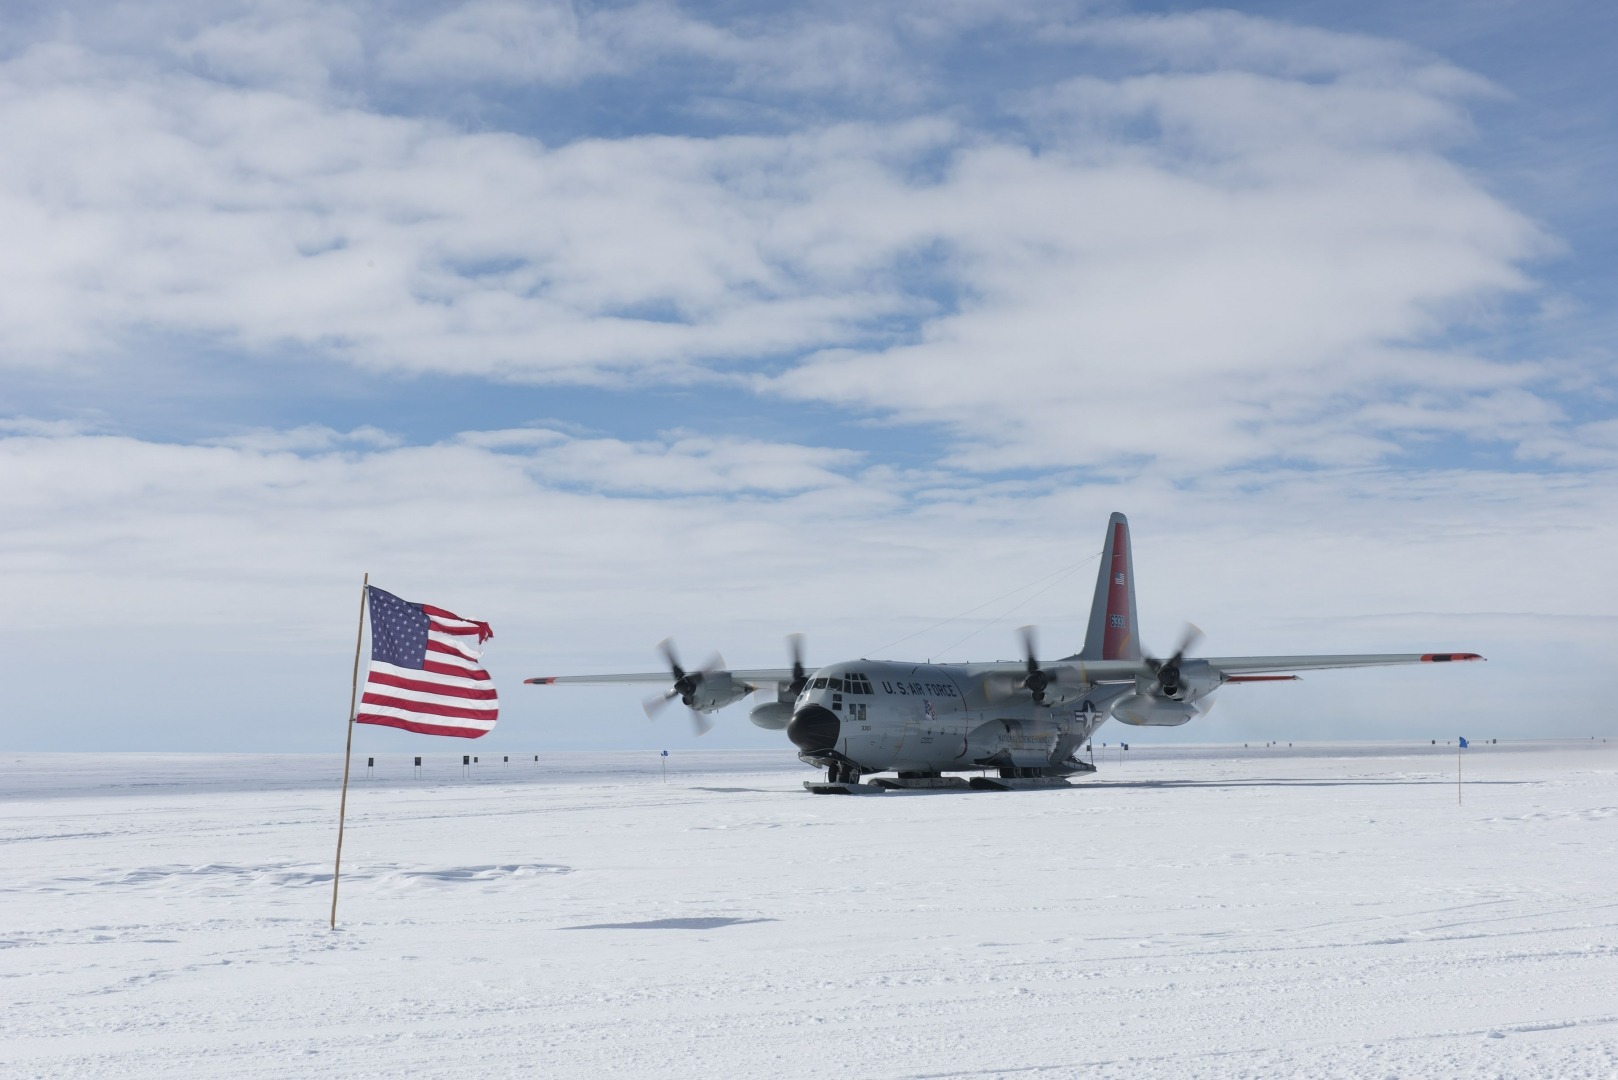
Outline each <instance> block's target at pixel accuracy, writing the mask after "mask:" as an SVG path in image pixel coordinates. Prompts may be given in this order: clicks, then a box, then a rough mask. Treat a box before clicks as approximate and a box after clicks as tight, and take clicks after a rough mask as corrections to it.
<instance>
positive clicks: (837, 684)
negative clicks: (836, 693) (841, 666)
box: [831, 678, 843, 690]
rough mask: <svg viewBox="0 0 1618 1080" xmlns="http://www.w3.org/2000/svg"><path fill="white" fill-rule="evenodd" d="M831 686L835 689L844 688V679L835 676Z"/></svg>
mask: <svg viewBox="0 0 1618 1080" xmlns="http://www.w3.org/2000/svg"><path fill="white" fill-rule="evenodd" d="M831 688H832V689H833V690H841V689H842V688H843V680H842V679H838V678H833V679H832V681H831Z"/></svg>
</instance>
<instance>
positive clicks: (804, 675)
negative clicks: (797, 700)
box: [787, 634, 809, 697]
mask: <svg viewBox="0 0 1618 1080" xmlns="http://www.w3.org/2000/svg"><path fill="white" fill-rule="evenodd" d="M787 654H788V655H789V656H791V657H792V682H791V683H790V684H789V686H788V689H790V690H791V691H792V696H793V697H797V696H798V695H799V694H801V693H803V688H804V687H805V686H807V685H808V684H809V673H808V672H806V671H805V670H804V668H803V635H802V634H788V635H787Z"/></svg>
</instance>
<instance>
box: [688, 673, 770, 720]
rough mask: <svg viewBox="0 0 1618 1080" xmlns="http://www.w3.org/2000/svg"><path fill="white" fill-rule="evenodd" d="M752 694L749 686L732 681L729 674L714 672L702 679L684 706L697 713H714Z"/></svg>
mask: <svg viewBox="0 0 1618 1080" xmlns="http://www.w3.org/2000/svg"><path fill="white" fill-rule="evenodd" d="M752 692H753V688H752V687H751V686H748V685H747V684H746V683H741V682H737V681H736V680H735V679H732V678H731V677H730V673H729V672H725V671H715V672H712V673H710V674H708V675H705V676H704V677H703V679H702V681H701V682H700V683H698V684H697V688H696V690H694V691H693V692H692V694H691V700H690V701H689V702H687V703H686V704H688V705H690V706H691V708H693V709H695V710H697V711H698V712H705V713H707V712H714V711H716V710H718V709H723V708H724V707H725V706H726V705H733V704H735V703H736V702H738V701H740V700H741V699H742V698H744V697H746V696H747V695H748V694H751V693H752Z"/></svg>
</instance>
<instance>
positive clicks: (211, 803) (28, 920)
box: [0, 740, 1618, 1078]
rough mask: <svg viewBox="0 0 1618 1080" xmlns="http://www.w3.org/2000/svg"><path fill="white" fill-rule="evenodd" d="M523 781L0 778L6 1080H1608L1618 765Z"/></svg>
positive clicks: (763, 763)
mask: <svg viewBox="0 0 1618 1080" xmlns="http://www.w3.org/2000/svg"><path fill="white" fill-rule="evenodd" d="M436 745H439V746H444V745H448V744H447V743H439V744H436ZM455 749H456V750H457V751H459V749H460V748H459V747H455ZM1098 749H1099V748H1098ZM480 756H481V755H480ZM512 757H513V759H514V760H513V761H512V762H511V764H509V765H504V764H493V765H491V764H484V765H482V766H480V768H479V771H478V774H477V775H476V776H473V777H466V778H463V777H462V776H461V769H460V766H459V764H458V762H459V756H458V753H457V754H456V756H454V757H451V756H450V755H449V754H448V753H442V752H441V753H437V754H429V757H428V769H427V772H426V775H425V777H423V778H422V779H419V780H418V779H416V778H414V777H413V776H412V770H411V769H410V766H409V761H408V759H406V758H399V757H397V756H392V757H389V758H386V759H380V760H379V768H378V769H377V775H376V777H375V778H374V779H369V780H366V779H363V777H364V776H365V768H364V759H363V757H361V758H359V759H357V764H358V768H357V770H356V773H357V775H358V776H359V777H361V778H362V779H359V780H357V781H356V783H355V785H354V787H353V788H352V789H351V792H350V797H349V828H348V834H347V840H346V842H345V852H344V856H345V857H344V864H345V865H344V874H343V883H342V899H341V907H340V909H339V927H338V930H337V931H336V932H332V931H330V930H328V929H327V928H326V919H327V913H328V905H329V903H330V897H331V856H332V847H333V844H334V841H335V832H336V810H337V787H336V778H337V776H338V774H339V770H340V767H341V766H340V762H334V761H333V759H332V758H330V757H290V756H288V757H274V756H246V755H243V756H228V755H196V756H184V755H106V756H89V755H50V754H6V755H0V874H3V877H0V1075H4V1076H7V1077H10V1076H50V1077H75V1078H78V1077H102V1076H111V1077H123V1076H138V1077H161V1076H181V1075H185V1076H197V1075H206V1076H221V1077H283V1076H333V1077H362V1076H376V1077H383V1076H386V1077H398V1076H402V1075H411V1076H476V1077H491V1076H513V1075H535V1076H546V1077H567V1076H578V1077H604V1076H622V1077H642V1076H650V1077H658V1076H680V1077H686V1076H690V1077H713V1076H727V1077H728V1076H740V1077H766V1076H806V1077H807V1076H814V1077H823V1076H849V1077H927V1076H931V1077H938V1076H951V1077H988V1076H1015V1077H1024V1076H1035V1077H1047V1076H1049V1077H1060V1076H1085V1077H1204V1076H1207V1077H1214V1076H1217V1077H1228V1076H1276V1077H1282V1076H1284V1077H1295V1076H1309V1077H1324V1076H1343V1077H1385V1076H1398V1077H1424V1076H1432V1077H1471V1076H1480V1077H1497V1076H1498V1077H1528V1076H1544V1077H1591V1076H1594V1077H1611V1076H1618V740H1615V741H1614V743H1613V744H1612V745H1608V744H1605V743H1601V742H1599V741H1597V742H1594V743H1588V742H1586V743H1560V744H1545V743H1539V744H1512V745H1509V746H1508V745H1506V744H1501V745H1498V746H1479V747H1474V748H1473V749H1470V750H1468V751H1467V752H1466V759H1465V766H1464V767H1465V780H1466V786H1465V789H1464V793H1463V794H1464V802H1463V804H1462V805H1459V806H1457V805H1456V785H1455V767H1456V752H1455V750H1454V748H1453V747H1436V748H1435V747H1429V746H1426V745H1423V746H1384V747H1364V746H1360V747H1342V746H1326V747H1322V746H1310V747H1305V746H1302V745H1300V746H1298V747H1296V748H1291V749H1289V748H1286V747H1280V748H1260V747H1256V746H1255V747H1254V748H1251V749H1245V750H1244V749H1242V748H1241V747H1234V748H1231V747H1225V748H1219V747H1204V748H1193V747H1182V748H1167V747H1164V748H1157V749H1146V748H1143V747H1136V748H1135V749H1132V750H1131V751H1129V752H1128V754H1126V755H1120V754H1119V752H1118V751H1116V750H1109V751H1108V752H1107V758H1108V759H1107V760H1105V761H1104V762H1103V763H1102V771H1101V773H1100V774H1099V775H1098V776H1097V777H1095V778H1092V779H1089V780H1084V781H1081V782H1080V783H1079V784H1077V785H1075V786H1074V788H1072V789H1070V790H1064V791H1029V792H1013V793H995V792H972V793H944V794H890V795H881V796H871V797H859V798H839V797H830V796H813V795H809V794H807V793H806V792H804V791H803V790H802V788H801V786H800V781H801V780H803V779H806V778H808V777H810V776H811V775H813V774H812V773H810V771H809V770H808V769H807V768H805V767H803V766H801V765H799V764H798V763H797V762H796V761H794V760H793V758H792V757H791V755H790V754H789V753H787V752H785V751H783V752H781V753H779V754H773V755H765V754H753V753H719V752H715V753H708V754H698V753H681V754H677V755H676V756H675V757H674V758H673V759H672V760H671V764H670V768H669V775H668V779H667V781H666V782H665V781H663V780H662V779H661V778H660V776H659V772H658V762H657V760H656V759H655V758H651V757H648V756H631V755H626V754H597V755H584V754H576V755H566V756H563V755H543V756H542V757H543V760H541V761H540V762H538V763H535V762H533V761H532V755H512ZM1120 757H1121V760H1119V758H1120ZM496 760H498V757H497V759H496Z"/></svg>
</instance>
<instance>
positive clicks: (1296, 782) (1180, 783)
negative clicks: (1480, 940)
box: [1074, 776, 1539, 788]
mask: <svg viewBox="0 0 1618 1080" xmlns="http://www.w3.org/2000/svg"><path fill="white" fill-rule="evenodd" d="M1537 783H1539V781H1537V780H1468V781H1466V786H1467V787H1495V786H1505V785H1513V784H1537ZM1422 785H1429V786H1431V785H1437V786H1440V787H1454V786H1455V781H1454V780H1453V779H1449V780H1445V779H1441V778H1428V779H1421V780H1417V779H1409V780H1395V779H1378V778H1366V779H1363V780H1320V779H1315V778H1313V777H1286V776H1274V777H1266V778H1264V779H1262V780H1092V781H1089V782H1087V783H1085V784H1083V785H1082V786H1084V787H1086V788H1252V787H1288V788H1292V787H1407V786H1411V787H1414V786H1422ZM1074 786H1075V787H1078V786H1080V785H1077V784H1076V785H1074Z"/></svg>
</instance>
